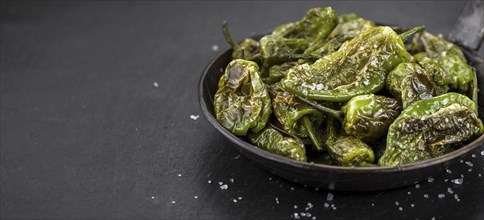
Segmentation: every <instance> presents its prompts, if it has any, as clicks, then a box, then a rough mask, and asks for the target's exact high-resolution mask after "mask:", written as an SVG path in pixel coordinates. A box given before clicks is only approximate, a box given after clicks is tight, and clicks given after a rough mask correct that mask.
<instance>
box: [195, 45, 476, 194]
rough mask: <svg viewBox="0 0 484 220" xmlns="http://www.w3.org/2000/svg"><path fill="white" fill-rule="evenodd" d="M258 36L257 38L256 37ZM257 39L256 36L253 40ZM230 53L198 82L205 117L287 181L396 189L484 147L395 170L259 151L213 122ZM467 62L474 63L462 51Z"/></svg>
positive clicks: (473, 146)
mask: <svg viewBox="0 0 484 220" xmlns="http://www.w3.org/2000/svg"><path fill="white" fill-rule="evenodd" d="M259 37H260V36H259ZM255 38H256V37H255ZM231 53H232V50H227V51H225V52H223V53H221V54H220V55H218V56H217V57H215V58H214V59H213V60H212V61H211V62H210V63H209V64H208V65H207V67H206V68H205V70H204V71H203V73H202V76H201V78H200V81H199V85H198V86H199V88H198V92H199V101H200V106H201V108H202V112H203V114H204V116H205V118H206V119H207V120H208V121H209V122H210V123H211V124H212V125H213V126H214V127H215V129H217V130H218V131H219V132H220V133H222V134H223V135H224V136H225V137H227V138H228V139H229V140H230V141H231V142H232V143H233V145H234V146H235V147H236V148H237V149H238V150H239V151H240V152H241V153H242V154H243V155H245V156H246V157H248V158H250V159H251V160H252V161H254V162H255V163H256V164H258V165H260V166H261V167H263V168H264V169H266V170H268V171H270V172H272V173H273V174H275V175H278V176H280V177H283V178H285V179H287V180H289V181H292V182H295V183H300V184H306V185H310V186H314V187H319V188H324V189H329V190H340V191H375V190H385V189H392V188H398V187H402V186H406V185H410V184H413V183H415V182H419V181H422V180H425V179H426V178H428V177H430V176H433V175H435V174H437V173H439V172H442V171H443V170H444V169H446V168H447V167H450V166H452V165H453V164H455V163H456V162H458V161H459V159H460V158H461V157H462V156H463V155H465V154H467V153H468V152H469V151H471V150H473V149H476V148H478V147H482V146H484V135H481V136H480V137H479V138H477V139H476V140H474V141H473V142H472V143H470V144H468V145H466V146H463V147H461V148H459V149H457V150H455V151H453V152H451V153H448V154H446V155H443V156H440V157H436V158H432V159H430V160H426V161H421V162H417V163H413V164H408V165H403V166H396V167H365V168H362V167H359V168H356V167H338V166H331V165H324V164H315V163H306V162H299V161H295V160H291V159H288V158H285V157H282V156H279V155H275V154H272V153H269V152H267V151H264V150H262V149H260V148H258V147H257V146H255V145H252V144H250V143H248V142H247V141H245V140H244V139H242V138H240V137H237V136H235V135H233V134H232V133H230V132H229V131H228V130H226V129H225V128H223V127H222V126H221V125H220V124H219V123H218V121H217V120H216V119H215V115H214V108H213V97H214V94H215V92H216V91H217V84H218V81H219V79H220V77H221V75H222V74H223V70H224V69H225V67H226V66H227V64H228V63H229V62H230V61H231ZM464 53H465V54H466V57H467V58H468V60H471V61H472V60H476V59H474V57H472V56H470V55H469V54H470V53H468V52H467V51H465V50H464ZM473 66H474V67H475V68H476V70H477V76H478V82H479V88H480V91H479V101H480V102H479V118H481V119H482V118H484V105H483V104H484V94H483V93H484V86H483V80H484V77H483V75H482V74H484V73H483V69H484V64H482V63H481V64H479V65H475V64H473Z"/></svg>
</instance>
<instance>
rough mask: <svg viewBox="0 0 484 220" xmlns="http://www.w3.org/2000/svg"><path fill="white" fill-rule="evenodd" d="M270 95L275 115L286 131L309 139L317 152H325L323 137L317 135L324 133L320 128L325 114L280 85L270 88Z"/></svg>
mask: <svg viewBox="0 0 484 220" xmlns="http://www.w3.org/2000/svg"><path fill="white" fill-rule="evenodd" d="M269 94H270V95H271V103H272V108H273V112H274V115H275V116H276V119H277V120H278V121H279V122H280V123H281V125H282V126H283V127H284V130H285V131H286V132H288V133H289V134H293V135H297V136H298V137H301V138H305V137H309V138H310V139H311V143H312V145H313V146H314V148H315V150H317V151H323V150H324V148H323V143H322V142H323V141H322V140H321V138H322V136H321V135H318V134H317V132H318V133H322V131H320V129H319V128H320V127H321V124H322V121H323V117H324V116H323V114H322V113H321V112H319V111H318V110H316V109H314V108H312V107H311V106H310V105H308V104H306V103H304V102H302V101H300V100H298V99H297V98H296V97H294V95H291V94H289V93H288V92H286V91H284V90H282V89H281V88H280V85H279V83H275V84H273V85H271V86H270V89H269Z"/></svg>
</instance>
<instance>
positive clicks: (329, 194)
mask: <svg viewBox="0 0 484 220" xmlns="http://www.w3.org/2000/svg"><path fill="white" fill-rule="evenodd" d="M333 197H334V196H333V194H332V193H328V196H326V200H328V201H331V200H333Z"/></svg>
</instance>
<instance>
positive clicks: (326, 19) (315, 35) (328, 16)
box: [272, 7, 338, 41]
mask: <svg viewBox="0 0 484 220" xmlns="http://www.w3.org/2000/svg"><path fill="white" fill-rule="evenodd" d="M337 19H338V17H337V15H336V12H335V11H334V10H333V9H332V8H331V7H326V8H311V9H309V10H308V11H307V12H306V14H305V15H304V17H303V18H302V19H301V20H299V21H296V22H292V23H287V24H283V25H280V26H278V27H276V28H275V29H274V31H273V32H272V35H275V36H279V37H283V38H298V39H301V38H302V39H307V40H308V41H319V40H322V39H324V38H326V37H327V36H328V35H329V33H330V32H331V31H332V30H333V28H334V27H335V26H336V24H337V22H338V20H337Z"/></svg>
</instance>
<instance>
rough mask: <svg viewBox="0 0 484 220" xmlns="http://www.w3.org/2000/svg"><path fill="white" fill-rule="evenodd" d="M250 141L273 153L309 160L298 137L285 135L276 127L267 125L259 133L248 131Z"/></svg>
mask: <svg viewBox="0 0 484 220" xmlns="http://www.w3.org/2000/svg"><path fill="white" fill-rule="evenodd" d="M247 138H248V139H249V141H250V142H251V143H253V144H255V145H257V146H258V147H259V148H261V149H263V150H266V151H269V152H271V153H274V154H277V155H281V156H284V157H288V158H291V159H294V160H298V161H307V157H306V150H305V149H304V145H303V144H302V142H301V140H299V139H298V138H297V137H285V136H283V135H282V134H281V133H280V132H279V131H277V130H275V129H274V128H271V127H267V128H265V129H264V130H262V131H261V132H258V133H248V134H247Z"/></svg>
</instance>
